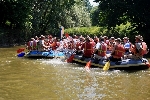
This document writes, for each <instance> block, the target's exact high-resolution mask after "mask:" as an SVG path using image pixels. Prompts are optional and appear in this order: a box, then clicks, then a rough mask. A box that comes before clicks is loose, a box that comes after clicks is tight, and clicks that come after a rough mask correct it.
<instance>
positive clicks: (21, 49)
mask: <svg viewBox="0 0 150 100" xmlns="http://www.w3.org/2000/svg"><path fill="white" fill-rule="evenodd" d="M24 50H25V49H24V48H19V49H18V50H17V53H20V52H22V51H24Z"/></svg>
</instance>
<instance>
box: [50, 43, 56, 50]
mask: <svg viewBox="0 0 150 100" xmlns="http://www.w3.org/2000/svg"><path fill="white" fill-rule="evenodd" d="M51 47H52V50H56V49H57V42H53V43H52V45H51Z"/></svg>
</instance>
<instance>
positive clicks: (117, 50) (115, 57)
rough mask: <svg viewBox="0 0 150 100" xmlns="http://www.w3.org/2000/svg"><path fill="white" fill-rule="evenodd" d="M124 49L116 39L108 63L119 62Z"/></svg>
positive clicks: (119, 40) (118, 39)
mask: <svg viewBox="0 0 150 100" xmlns="http://www.w3.org/2000/svg"><path fill="white" fill-rule="evenodd" d="M124 53H125V48H124V47H123V45H122V44H121V39H120V38H117V39H116V44H115V45H114V48H113V50H112V53H111V56H110V57H109V59H110V61H113V62H116V61H121V60H122V57H124Z"/></svg>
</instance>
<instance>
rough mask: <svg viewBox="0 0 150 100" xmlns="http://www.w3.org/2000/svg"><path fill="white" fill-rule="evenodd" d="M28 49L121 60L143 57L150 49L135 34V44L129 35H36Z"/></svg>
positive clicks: (29, 43)
mask: <svg viewBox="0 0 150 100" xmlns="http://www.w3.org/2000/svg"><path fill="white" fill-rule="evenodd" d="M27 49H28V50H38V51H48V50H50V49H52V50H67V51H75V53H76V54H77V55H80V54H83V57H85V58H91V57H93V58H95V59H109V60H110V61H120V60H121V59H122V58H142V57H143V56H144V55H146V54H147V53H148V52H149V50H148V47H147V45H146V43H145V42H143V37H142V36H141V35H137V36H135V44H132V43H131V42H130V41H129V38H128V37H124V38H123V39H122V40H121V39H120V38H116V39H115V38H114V37H111V38H108V37H107V36H100V37H99V38H98V37H97V36H95V37H94V38H91V37H90V36H86V37H83V36H82V35H81V36H76V35H74V36H67V37H64V38H62V39H61V40H60V39H58V38H56V37H53V36H52V35H47V36H43V35H41V36H40V37H37V36H36V37H35V38H31V40H30V41H29V42H28V43H27Z"/></svg>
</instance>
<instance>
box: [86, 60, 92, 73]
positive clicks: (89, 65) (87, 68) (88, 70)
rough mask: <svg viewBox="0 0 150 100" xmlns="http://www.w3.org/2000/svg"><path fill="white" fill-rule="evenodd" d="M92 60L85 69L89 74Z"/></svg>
mask: <svg viewBox="0 0 150 100" xmlns="http://www.w3.org/2000/svg"><path fill="white" fill-rule="evenodd" d="M90 67H91V60H90V61H88V62H87V63H86V66H85V69H86V71H87V72H90Z"/></svg>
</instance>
